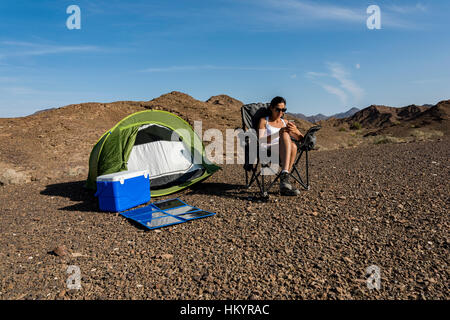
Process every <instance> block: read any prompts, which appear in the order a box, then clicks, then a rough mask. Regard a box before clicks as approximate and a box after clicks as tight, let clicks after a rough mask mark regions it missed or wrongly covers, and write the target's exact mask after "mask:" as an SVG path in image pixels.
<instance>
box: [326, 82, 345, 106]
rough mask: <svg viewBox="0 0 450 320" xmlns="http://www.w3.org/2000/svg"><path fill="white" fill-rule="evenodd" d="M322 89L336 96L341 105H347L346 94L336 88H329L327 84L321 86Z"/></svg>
mask: <svg viewBox="0 0 450 320" xmlns="http://www.w3.org/2000/svg"><path fill="white" fill-rule="evenodd" d="M321 86H322V88H324V89H325V90H326V91H327V92H328V93H331V94H334V95H336V96H337V97H338V98H339V99H340V100H341V102H342V104H347V102H348V97H347V94H346V93H345V92H344V91H343V90H341V89H339V88H336V87H333V86H330V85H328V84H321Z"/></svg>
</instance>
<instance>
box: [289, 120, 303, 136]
mask: <svg viewBox="0 0 450 320" xmlns="http://www.w3.org/2000/svg"><path fill="white" fill-rule="evenodd" d="M285 128H287V130H288V132H289V134H292V135H293V136H294V138H297V140H301V139H302V138H303V134H302V133H301V132H300V130H298V128H297V126H296V125H295V123H294V122H292V121H289V122H288V123H287V126H286V127H285Z"/></svg>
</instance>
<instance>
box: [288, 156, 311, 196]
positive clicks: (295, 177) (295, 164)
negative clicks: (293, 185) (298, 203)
mask: <svg viewBox="0 0 450 320" xmlns="http://www.w3.org/2000/svg"><path fill="white" fill-rule="evenodd" d="M302 155H303V150H302V151H301V152H300V154H299V156H298V158H297V160H296V161H295V163H294V165H293V167H292V170H291V172H290V175H291V177H293V178H294V180H295V181H297V182H298V183H299V184H300V185H301V186H302V187H303V188H304V189H306V190H309V189H310V187H309V168H308V164H309V160H308V151H305V165H306V168H305V169H306V183H305V182H304V181H303V179H302V176H301V174H300V172H299V171H298V169H297V166H298V163H299V162H300V160H301V158H302ZM294 172H295V173H296V175H297V176H296V175H294Z"/></svg>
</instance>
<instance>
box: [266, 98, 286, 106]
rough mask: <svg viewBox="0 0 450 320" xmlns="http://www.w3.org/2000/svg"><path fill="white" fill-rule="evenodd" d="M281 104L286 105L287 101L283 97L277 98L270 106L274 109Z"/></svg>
mask: <svg viewBox="0 0 450 320" xmlns="http://www.w3.org/2000/svg"><path fill="white" fill-rule="evenodd" d="M280 103H284V105H286V99H284V98H283V97H275V98H273V99H272V101H271V102H270V106H271V107H272V108H273V107H276V106H277V105H278V104H280Z"/></svg>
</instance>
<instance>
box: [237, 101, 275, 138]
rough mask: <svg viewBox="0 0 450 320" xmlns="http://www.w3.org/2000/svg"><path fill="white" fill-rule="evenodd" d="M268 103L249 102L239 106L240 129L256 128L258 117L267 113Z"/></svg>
mask: <svg viewBox="0 0 450 320" xmlns="http://www.w3.org/2000/svg"><path fill="white" fill-rule="evenodd" d="M269 105H270V104H269V103H261V102H259V103H250V104H246V105H244V106H242V107H241V116H242V129H244V131H245V128H246V127H247V129H255V130H257V129H258V124H259V119H261V118H263V117H267V116H268V115H269Z"/></svg>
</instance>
